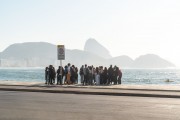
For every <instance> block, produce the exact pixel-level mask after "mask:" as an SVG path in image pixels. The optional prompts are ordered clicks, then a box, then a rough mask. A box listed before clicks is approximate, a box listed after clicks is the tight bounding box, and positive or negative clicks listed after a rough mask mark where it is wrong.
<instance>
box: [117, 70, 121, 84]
mask: <svg viewBox="0 0 180 120" xmlns="http://www.w3.org/2000/svg"><path fill="white" fill-rule="evenodd" d="M121 78H122V72H121V70H120V69H119V68H118V84H121Z"/></svg>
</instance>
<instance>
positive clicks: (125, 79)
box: [0, 68, 180, 85]
mask: <svg viewBox="0 0 180 120" xmlns="http://www.w3.org/2000/svg"><path fill="white" fill-rule="evenodd" d="M121 71H122V74H123V76H122V84H134V85H143V84H155V85H164V84H165V85H167V84H171V85H178V84H180V69H122V70H121ZM44 72H45V70H44V68H0V81H1V83H2V82H3V81H13V82H15V81H17V82H44V81H45V75H44ZM79 79H80V77H79ZM168 80H169V81H168Z"/></svg>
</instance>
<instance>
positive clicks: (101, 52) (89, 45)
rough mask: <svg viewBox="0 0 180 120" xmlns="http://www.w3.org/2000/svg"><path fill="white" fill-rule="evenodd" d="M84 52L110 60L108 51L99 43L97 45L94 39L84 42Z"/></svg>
mask: <svg viewBox="0 0 180 120" xmlns="http://www.w3.org/2000/svg"><path fill="white" fill-rule="evenodd" d="M84 51H87V52H89V53H93V54H95V55H98V56H100V57H103V58H105V59H109V58H112V56H111V55H110V53H109V51H108V50H107V49H106V48H105V47H104V46H102V45H101V44H100V43H98V42H97V41H96V40H95V39H92V38H90V39H88V40H87V41H86V43H85V46H84Z"/></svg>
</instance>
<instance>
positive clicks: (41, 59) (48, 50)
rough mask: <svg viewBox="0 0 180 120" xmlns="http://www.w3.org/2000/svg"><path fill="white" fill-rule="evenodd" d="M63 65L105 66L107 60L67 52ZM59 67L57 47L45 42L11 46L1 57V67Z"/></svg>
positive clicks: (83, 53)
mask: <svg viewBox="0 0 180 120" xmlns="http://www.w3.org/2000/svg"><path fill="white" fill-rule="evenodd" d="M65 58H66V60H63V64H67V63H71V64H74V65H75V66H81V65H82V64H89V65H100V64H101V65H104V64H105V63H106V62H105V61H106V60H105V59H104V58H102V57H99V56H97V55H95V54H93V53H89V52H86V51H82V50H69V49H66V50H65ZM49 64H53V65H55V66H57V65H59V64H60V62H59V61H58V60H57V46H56V45H53V44H50V43H45V42H27V43H17V44H13V45H10V46H9V47H8V48H6V49H5V50H4V51H3V52H2V55H1V66H11V67H13V66H14V67H16V66H31V67H35V66H47V65H49Z"/></svg>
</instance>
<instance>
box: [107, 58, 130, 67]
mask: <svg viewBox="0 0 180 120" xmlns="http://www.w3.org/2000/svg"><path fill="white" fill-rule="evenodd" d="M108 62H109V63H110V64H112V65H117V66H120V67H122V68H129V67H130V66H131V65H132V64H133V62H134V60H133V59H132V58H130V57H128V56H126V55H123V56H118V57H114V58H111V59H109V61H108Z"/></svg>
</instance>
